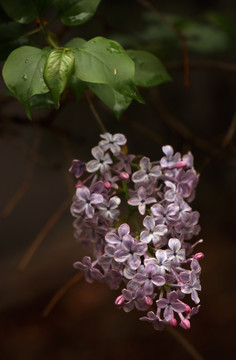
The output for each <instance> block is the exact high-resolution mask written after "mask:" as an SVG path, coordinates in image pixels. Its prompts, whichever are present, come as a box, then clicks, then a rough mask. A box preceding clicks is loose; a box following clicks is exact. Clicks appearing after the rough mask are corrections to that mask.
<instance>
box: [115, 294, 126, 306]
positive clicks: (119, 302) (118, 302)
mask: <svg viewBox="0 0 236 360" xmlns="http://www.w3.org/2000/svg"><path fill="white" fill-rule="evenodd" d="M124 302H125V298H124V296H123V295H119V296H118V297H117V298H116V300H115V305H117V306H121V305H122V304H124Z"/></svg>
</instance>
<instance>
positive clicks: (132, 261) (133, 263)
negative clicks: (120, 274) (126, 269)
mask: <svg viewBox="0 0 236 360" xmlns="http://www.w3.org/2000/svg"><path fill="white" fill-rule="evenodd" d="M128 264H129V266H130V268H131V270H136V269H137V268H138V267H139V266H140V264H141V259H140V256H138V255H135V254H133V255H131V256H129V257H128Z"/></svg>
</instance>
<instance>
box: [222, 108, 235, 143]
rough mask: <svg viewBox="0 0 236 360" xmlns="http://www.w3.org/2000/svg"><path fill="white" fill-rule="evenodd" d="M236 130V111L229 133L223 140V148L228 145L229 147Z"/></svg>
mask: <svg viewBox="0 0 236 360" xmlns="http://www.w3.org/2000/svg"><path fill="white" fill-rule="evenodd" d="M235 130H236V111H235V113H234V115H233V119H232V121H231V123H230V125H229V127H228V131H227V132H226V134H225V136H224V137H223V140H222V142H221V147H222V148H225V147H226V146H227V145H229V143H230V141H231V140H232V139H233V136H234V133H235Z"/></svg>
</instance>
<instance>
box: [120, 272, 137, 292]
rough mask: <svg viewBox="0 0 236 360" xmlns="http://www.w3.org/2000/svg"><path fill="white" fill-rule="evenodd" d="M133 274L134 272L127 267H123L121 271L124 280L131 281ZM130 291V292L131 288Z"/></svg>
mask: <svg viewBox="0 0 236 360" xmlns="http://www.w3.org/2000/svg"><path fill="white" fill-rule="evenodd" d="M135 274H136V271H135V270H132V269H131V268H130V267H129V266H125V268H124V270H123V275H124V277H125V278H126V279H133V277H134V275H135ZM129 283H130V282H129ZM130 290H132V288H131V289H130Z"/></svg>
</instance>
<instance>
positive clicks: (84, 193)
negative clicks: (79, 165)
mask: <svg viewBox="0 0 236 360" xmlns="http://www.w3.org/2000/svg"><path fill="white" fill-rule="evenodd" d="M76 196H77V198H78V199H79V200H85V201H87V200H88V199H89V198H90V191H89V189H88V188H87V187H86V186H79V187H78V188H77V189H76Z"/></svg>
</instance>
